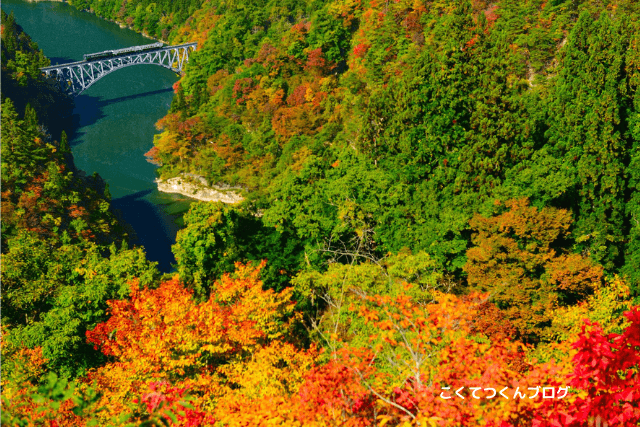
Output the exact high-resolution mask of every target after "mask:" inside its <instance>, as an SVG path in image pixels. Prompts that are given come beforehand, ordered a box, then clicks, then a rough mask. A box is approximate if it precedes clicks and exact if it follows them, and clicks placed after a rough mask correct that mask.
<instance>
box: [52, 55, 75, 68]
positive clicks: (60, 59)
mask: <svg viewBox="0 0 640 427" xmlns="http://www.w3.org/2000/svg"><path fill="white" fill-rule="evenodd" d="M49 59H50V60H51V65H52V66H53V65H62V64H66V63H68V62H75V61H76V60H75V59H72V58H66V57H64V56H51V57H49Z"/></svg>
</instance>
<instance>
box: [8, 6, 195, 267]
mask: <svg viewBox="0 0 640 427" xmlns="http://www.w3.org/2000/svg"><path fill="white" fill-rule="evenodd" d="M2 9H3V10H4V11H5V12H7V13H10V12H11V11H13V13H14V14H15V17H16V21H17V22H18V24H20V25H21V26H22V27H23V28H24V30H25V31H26V32H27V33H28V34H29V35H30V36H31V38H32V39H33V40H34V41H36V42H37V43H38V45H39V47H40V49H42V50H43V51H44V54H45V55H46V56H47V57H49V58H50V59H51V63H52V64H60V63H64V62H70V61H79V60H82V55H83V54H85V53H93V52H100V51H103V50H107V49H119V48H123V47H128V46H135V45H141V44H148V43H153V40H151V39H148V38H146V37H143V36H141V35H139V34H136V33H135V32H133V31H131V30H127V29H121V28H120V27H119V26H118V25H116V24H114V23H111V22H107V21H103V20H101V19H100V18H97V17H96V16H94V15H92V14H90V13H87V12H80V11H78V10H76V9H75V8H74V7H71V6H69V5H67V4H65V3H50V2H40V3H27V2H25V1H19V0H3V1H2ZM177 79H178V77H177V75H176V74H175V73H173V72H172V71H170V70H167V69H165V68H162V67H159V66H154V65H137V66H135V67H127V68H124V69H122V70H119V71H116V72H114V73H112V74H109V75H108V76H106V77H104V78H102V79H101V80H99V81H98V82H96V83H95V84H94V85H93V86H91V87H90V88H89V89H88V90H86V91H85V92H83V93H82V95H80V96H78V97H77V98H76V99H75V104H76V107H75V109H74V112H73V114H74V121H75V129H74V134H73V135H72V138H71V140H70V143H71V147H72V150H73V156H74V158H75V163H76V166H77V167H78V168H79V169H81V170H83V171H85V172H86V173H87V175H91V174H92V173H93V172H98V173H99V174H100V176H102V178H104V179H105V180H106V181H107V183H108V184H109V191H110V192H111V196H112V206H113V207H114V208H115V209H118V210H120V211H121V214H122V217H123V219H124V220H125V221H127V222H128V223H129V224H131V225H132V226H133V228H134V229H135V230H136V233H137V235H138V241H137V242H134V243H136V244H138V245H143V246H144V247H145V249H146V252H147V257H148V258H149V259H150V260H152V261H158V262H159V267H160V269H161V270H163V271H169V270H170V266H171V263H172V262H174V258H173V255H172V253H171V245H172V244H173V243H175V236H176V233H177V231H178V229H179V228H180V224H181V216H182V213H184V212H185V211H186V210H187V209H188V206H189V204H190V202H191V201H190V199H188V198H185V197H183V196H180V195H174V194H164V193H160V192H158V190H157V187H156V185H155V184H154V179H155V176H156V175H155V169H156V167H155V166H154V165H152V164H150V163H148V162H147V161H146V160H145V157H144V153H145V152H147V151H148V150H149V149H150V148H151V147H152V146H153V136H154V135H155V134H156V133H158V131H157V130H156V129H155V122H156V121H158V119H160V118H161V117H162V116H164V115H165V114H166V112H167V110H168V109H169V105H170V104H171V98H172V97H173V92H172V89H171V87H172V85H173V83H175V82H176V81H177Z"/></svg>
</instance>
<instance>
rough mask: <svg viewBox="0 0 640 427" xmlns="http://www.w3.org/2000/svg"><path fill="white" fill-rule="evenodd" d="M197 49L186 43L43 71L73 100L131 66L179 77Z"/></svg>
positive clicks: (47, 68)
mask: <svg viewBox="0 0 640 427" xmlns="http://www.w3.org/2000/svg"><path fill="white" fill-rule="evenodd" d="M196 48H197V43H187V44H183V45H178V46H167V47H163V48H160V49H156V50H151V51H146V52H140V53H135V54H124V55H120V56H114V57H111V58H104V59H95V60H92V61H79V62H72V63H68V64H60V65H54V66H51V67H45V68H41V69H40V70H41V71H42V72H43V73H44V75H45V76H47V77H49V78H51V79H52V80H53V81H55V82H56V83H57V84H58V85H60V87H61V88H62V90H63V91H65V92H67V93H68V94H69V95H71V96H77V95H79V94H81V93H82V92H84V91H85V90H87V89H88V88H90V87H91V86H92V85H93V84H94V83H95V82H97V81H98V80H100V79H101V78H103V77H104V76H106V75H108V74H111V73H112V72H114V71H116V70H120V69H122V68H124V67H130V66H132V65H140V64H151V65H159V66H161V67H164V68H168V69H170V70H172V71H174V72H176V73H180V72H182V70H183V68H184V66H185V65H186V63H187V62H188V61H189V54H190V53H191V52H193V51H194V50H196Z"/></svg>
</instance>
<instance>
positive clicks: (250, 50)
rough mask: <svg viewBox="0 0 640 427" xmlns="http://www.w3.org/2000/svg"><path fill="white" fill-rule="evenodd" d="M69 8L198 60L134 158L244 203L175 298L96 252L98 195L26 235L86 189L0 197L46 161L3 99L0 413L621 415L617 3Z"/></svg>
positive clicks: (603, 420)
mask: <svg viewBox="0 0 640 427" xmlns="http://www.w3.org/2000/svg"><path fill="white" fill-rule="evenodd" d="M71 3H72V4H74V5H76V6H77V7H79V8H84V9H87V10H91V11H93V12H95V13H96V14H98V15H99V16H102V17H105V18H108V19H115V20H118V21H119V22H124V23H127V24H129V25H131V26H133V28H134V29H136V30H138V31H145V32H147V33H149V34H151V35H154V36H156V37H160V38H162V39H164V40H167V41H169V42H171V43H180V42H187V41H197V42H198V43H199V46H198V51H197V52H195V53H194V54H193V56H191V57H190V62H189V64H188V66H187V68H186V73H185V74H184V75H183V76H182V78H181V79H180V81H179V82H178V83H176V85H174V91H175V97H174V100H173V103H172V105H171V109H170V111H169V112H168V113H167V115H166V116H165V117H164V118H163V119H161V120H160V121H159V122H158V128H159V129H161V130H162V133H161V134H160V135H158V136H157V137H156V140H155V141H154V145H155V147H154V149H153V150H152V151H151V152H150V153H148V155H149V156H151V157H153V159H154V160H155V161H157V162H158V163H160V164H161V165H162V166H161V168H160V169H159V173H160V174H161V176H162V177H163V178H169V177H173V176H179V175H182V174H196V175H200V176H202V177H204V178H206V179H207V181H208V182H212V183H219V184H230V185H235V186H240V187H241V188H243V195H244V196H245V200H244V201H243V202H242V203H240V204H238V205H223V204H221V203H194V204H193V205H192V208H191V210H190V211H189V213H188V214H187V215H185V228H184V229H183V230H181V231H180V232H179V234H178V238H177V243H176V245H174V247H173V252H174V254H175V257H176V265H175V275H174V276H173V277H171V278H169V277H163V278H158V275H157V272H156V270H155V268H154V266H153V265H150V264H149V263H148V262H147V261H146V260H145V259H144V254H143V253H142V252H141V251H140V250H127V249H124V248H123V249H117V247H116V246H115V245H112V246H111V255H110V256H109V257H107V258H104V257H102V256H103V255H106V254H105V253H104V249H105V248H106V246H104V245H107V244H110V243H111V242H112V241H119V238H120V237H113V236H114V234H113V233H111V230H112V228H111V227H107V224H111V223H110V222H109V221H110V220H111V217H110V216H109V213H108V210H107V206H108V197H106V198H102V196H100V195H97V194H93V193H91V194H88V193H87V194H86V195H82V196H81V199H82V200H83V203H98V205H96V206H102V208H99V209H96V208H87V210H86V212H91V214H93V215H97V212H102V213H103V214H104V216H98V217H94V218H91V217H86V216H85V217H82V218H83V220H82V222H78V221H76V222H74V221H75V220H67V219H66V218H67V217H65V216H62V214H60V215H61V216H59V217H58V216H56V215H58V214H53V213H52V214H51V215H50V217H51V218H50V219H49V217H48V216H46V215H40V216H39V217H38V218H42V219H41V220H39V222H37V224H36V225H25V224H27V222H25V221H27V219H26V218H27V216H28V215H27V214H28V213H29V212H31V211H30V210H29V209H36V208H37V206H39V205H38V204H36V208H34V207H31V205H28V200H27V199H29V198H30V197H31V198H33V197H34V196H33V195H34V194H36V192H37V191H40V193H37V194H38V195H40V194H45V195H46V194H48V193H47V192H48V191H53V188H61V189H60V190H58V191H61V192H63V194H80V193H79V192H78V191H79V190H71V188H75V187H72V186H73V185H75V184H73V182H76V181H73V179H77V177H76V178H68V181H64V185H63V184H59V185H58V186H57V187H56V186H54V185H53V184H50V183H49V182H50V181H51V179H52V178H50V177H51V176H58V175H55V174H54V173H53V172H52V171H51V170H49V169H51V168H52V167H49V166H47V168H48V169H46V170H45V169H43V170H42V171H40V172H39V173H40V175H34V176H31V175H29V176H26V177H21V176H19V178H15V177H13V175H7V178H5V169H6V170H8V171H12V170H23V169H24V168H20V167H17V168H15V169H11V166H9V167H8V168H7V167H5V166H4V162H5V160H4V156H5V154H4V153H5V152H6V150H8V149H10V150H13V148H5V141H7V142H6V144H14V145H15V146H16V147H21V148H20V149H22V150H28V153H29V154H28V155H26V157H25V156H23V157H16V160H11V161H14V162H20V161H24V160H21V159H23V158H26V159H32V158H35V156H45V155H46V156H49V157H47V158H51V159H54V158H55V159H57V160H55V161H53V160H51V161H53V162H54V163H55V162H58V163H55V164H56V165H57V164H59V163H60V162H62V161H63V160H62V159H65V158H66V157H65V156H67V154H64V153H66V152H67V150H68V149H67V148H65V147H66V146H65V144H64V142H62V143H55V142H52V143H50V144H49V145H47V143H45V142H42V141H45V140H46V135H44V134H42V133H37V132H42V131H41V130H37V129H36V130H33V131H31V133H29V132H27V131H26V129H31V128H34V126H35V127H37V126H36V123H37V120H36V119H35V113H34V112H33V109H29V108H27V109H25V111H24V113H23V112H22V111H21V110H19V109H18V110H17V111H16V109H15V108H14V107H13V106H12V105H11V104H10V101H5V100H4V94H3V112H2V116H3V130H2V132H3V220H2V221H3V231H4V229H5V227H7V230H9V232H8V233H9V234H7V235H8V236H10V237H8V238H7V241H8V244H7V245H6V246H7V248H9V249H8V252H6V251H5V245H4V242H5V240H4V239H5V238H4V237H3V267H2V268H3V270H2V274H3V284H4V283H5V280H7V279H5V277H9V278H13V277H15V279H12V280H14V281H13V282H9V285H6V284H5V285H4V286H3V297H2V298H3V308H5V307H7V306H8V307H9V311H8V313H10V314H8V315H7V316H8V317H6V318H5V314H4V313H5V311H3V331H5V337H7V336H8V339H7V338H5V339H4V340H3V341H4V342H5V344H3V346H4V347H3V360H5V362H4V363H10V364H11V367H13V368H14V369H13V371H12V372H15V373H14V374H12V375H11V376H10V377H9V378H3V402H4V407H5V408H7V409H5V410H4V411H3V421H6V422H10V423H16V424H19V423H21V424H19V425H36V424H37V423H38V422H40V423H43V424H45V425H78V426H81V425H82V426H83V425H89V424H90V423H95V424H97V425H105V426H107V425H113V426H116V425H131V426H133V425H180V426H201V425H203V426H204V425H215V426H256V425H265V426H266V425H270V426H279V425H282V426H290V425H298V426H339V425H340V426H341V425H346V426H368V425H380V426H383V425H398V426H407V425H421V426H443V427H444V426H475V425H479V426H536V427H546V426H559V425H562V426H571V427H574V426H575V427H578V426H586V425H609V426H633V425H640V409H639V406H638V405H639V404H640V378H639V373H638V369H639V367H640V338H639V337H640V308H639V307H638V304H639V303H640V239H639V238H640V154H639V153H640V151H639V149H640V115H639V113H640V94H638V90H637V89H638V86H639V85H640V46H639V43H640V5H639V4H638V3H637V2H636V1H633V0H607V1H600V0H598V1H596V0H566V1H564V0H522V1H515V0H499V1H492V2H489V1H484V0H473V1H471V0H434V1H422V0H417V1H414V0H411V1H408V0H392V1H378V0H372V1H368V2H362V1H359V0H331V1H297V2H287V1H260V0H257V1H250V2H246V1H242V2H240V1H224V2H223V1H218V0H210V1H194V2H155V3H151V2H150V1H147V0H131V1H126V2H124V1H122V2H120V1H93V0H83V1H77V0H74V1H71ZM4 20H5V18H4V16H3V40H4V38H5V37H8V35H7V34H9V33H8V32H7V30H6V28H5V26H4V25H5V24H4ZM16 31H18V33H19V30H16ZM14 33H15V31H14V32H11V34H14ZM20 37H24V36H20ZM29 46H30V48H29V49H30V50H29V49H26V48H20V49H18V50H21V51H22V52H27V51H28V52H31V53H30V54H32V55H36V54H38V53H37V47H35V46H33V45H31V44H29ZM3 49H4V47H3ZM16 49H17V48H16ZM4 55H5V53H4V50H3V73H4V67H5V65H4V64H5V61H4ZM7 55H14V57H16V58H17V57H18V56H19V55H18V54H17V53H8V54H7ZM7 68H9V67H8V65H7ZM14 74H15V73H14ZM18 74H19V73H18ZM18 74H15V75H12V79H14V80H18V81H19V78H20V77H19V76H18ZM3 76H4V75H3ZM34 78H35V77H34ZM3 88H4V83H3ZM38 117H39V116H38ZM5 121H6V123H7V125H5ZM7 129H8V130H11V129H20V131H18V130H12V131H11V132H14V133H15V135H16V136H13V135H14V134H7V135H11V136H10V137H5V132H7ZM20 138H22V139H20ZM52 139H54V140H55V138H53V137H52ZM14 141H20V142H19V143H17V142H14ZM60 141H64V138H63V137H62V136H61V137H60ZM49 146H50V147H49ZM7 147H13V146H7ZM45 148H46V149H47V150H48V151H46V150H45ZM43 150H45V151H43ZM11 152H13V151H11ZM60 153H63V154H60ZM56 156H57V157H56ZM12 158H13V157H11V158H10V159H12ZM7 161H10V160H7ZM50 163H51V162H50ZM15 164H16V165H17V164H19V163H15ZM46 164H47V163H46V162H43V161H40V162H38V165H46ZM40 167H41V168H42V167H44V166H40ZM28 170H32V169H28ZM33 170H36V171H37V169H33ZM14 175H16V176H18V175H19V174H18V173H17V172H16V173H15V174H14ZM72 176H73V177H75V175H73V174H72ZM182 176H186V175H182ZM5 179H6V182H7V183H8V184H5ZM20 179H22V181H20ZM11 180H13V181H11ZM38 180H40V181H38ZM96 182H99V181H96ZM86 183H87V180H86V179H84V180H82V185H83V187H82V188H84V189H86V191H87V192H89V191H90V190H89V188H90V186H87V185H86ZM38 185H41V187H42V188H41V189H40V190H38V189H39V188H40V187H38ZM56 185H57V184H56ZM77 185H80V184H77ZM96 185H98V184H96ZM5 186H6V187H5ZM29 186H30V187H29ZM60 186H62V187H60ZM5 188H11V189H13V188H15V190H11V191H12V193H10V194H9V195H7V196H6V197H7V200H13V201H11V202H10V203H12V204H10V205H8V206H10V209H11V210H10V211H9V212H14V211H15V212H16V214H12V215H14V216H15V218H16V219H15V220H14V219H11V218H14V216H9V218H10V219H11V220H10V221H9V222H7V225H6V226H5V191H6V190H5ZM95 188H96V187H95V186H94V189H95ZM74 191H75V192H76V193H74ZM14 193H15V194H16V195H13V194H14ZM10 196H11V197H13V199H10ZM65 197H67V198H66V199H65ZM69 197H71V196H62V197H55V198H54V197H49V198H48V199H47V198H46V197H44V198H43V197H40V199H39V200H49V199H52V200H58V201H60V202H56V203H58V204H59V205H56V204H53V205H51V206H46V207H42V208H41V209H42V210H41V211H38V212H45V211H46V212H54V211H55V212H58V211H56V209H58V210H59V211H60V212H63V211H64V209H67V212H70V213H69V214H67V215H68V217H69V218H76V216H74V215H76V214H75V213H73V212H75V211H71V210H70V209H72V206H74V208H73V209H75V210H76V211H80V212H85V211H82V210H81V205H80V204H79V203H80V202H79V201H76V199H73V200H72V199H71V198H69ZM23 199H24V201H22V200H23ZM29 200H31V199H29ZM72 202H73V203H72ZM7 203H9V201H8V202H7ZM20 203H22V205H24V206H25V207H22V205H20ZM31 203H32V204H33V202H31ZM51 203H53V202H51ZM65 203H67V204H65ZM27 205H28V206H27ZM82 206H84V205H82ZM20 209H22V210H20ZM56 218H57V219H56ZM20 221H22V222H20ZM47 221H49V222H47ZM56 221H58V222H59V224H58V222H56ZM32 222H33V221H32ZM29 224H30V223H29ZM74 224H75V225H74ZM3 234H4V233H3ZM29 239H31V240H29ZM110 239H111V240H110ZM46 245H49V246H46ZM45 247H55V248H56V249H57V250H56V251H53V252H51V251H50V252H48V253H46V252H47V251H46V250H45V249H44V248H45ZM27 248H29V249H28V250H27ZM31 248H36V249H31ZM37 248H43V249H42V256H41V257H40V258H39V257H27V256H25V254H27V253H28V252H29V251H35V253H38V252H37V251H38V249H37ZM69 248H73V249H69ZM20 251H22V252H20ZM5 253H6V255H5ZM45 253H46V255H45ZM32 259H33V260H34V261H33V263H34V264H33V265H31V260H32ZM37 260H40V261H38V262H36V261H37ZM12 262H13V264H11V263H12ZM60 266H62V267H60ZM20 269H22V270H20ZM16 272H18V273H16ZM49 278H52V279H49ZM65 280H66V281H65ZM41 282H42V283H46V285H41V284H40V283H41ZM7 289H9V290H10V292H9V293H7ZM14 289H15V292H14V291H13V290H14ZM6 295H8V296H6ZM5 298H7V302H6V303H5ZM12 298H13V299H12ZM107 300H108V301H107ZM5 310H7V309H6V308H5ZM30 316H31V317H30ZM7 360H8V362H7ZM19 366H22V368H18V367H19ZM60 378H63V379H60ZM545 389H546V391H545ZM549 389H553V396H554V397H548V395H547V394H545V393H548V392H549ZM491 390H493V391H494V393H493V396H491V393H490V391H491ZM497 393H500V394H497ZM505 393H506V394H505ZM518 393H520V394H518ZM30 422H31V423H32V424H29V423H30ZM47 423H48V424H47Z"/></svg>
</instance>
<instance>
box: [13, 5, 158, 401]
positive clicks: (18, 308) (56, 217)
mask: <svg viewBox="0 0 640 427" xmlns="http://www.w3.org/2000/svg"><path fill="white" fill-rule="evenodd" d="M44 65H48V59H46V58H45V57H44V55H43V54H42V52H41V51H40V50H39V49H38V47H37V45H36V44H35V43H34V42H32V41H31V39H30V38H29V36H28V35H27V34H25V33H24V32H23V31H22V29H21V27H20V26H19V25H17V24H16V23H15V20H14V17H13V15H9V16H7V15H6V14H5V13H4V11H3V12H2V262H1V269H2V270H1V271H2V332H3V339H2V342H3V350H2V351H3V353H2V355H3V363H4V364H5V365H4V366H5V367H7V370H6V371H5V372H12V371H13V370H14V369H16V370H19V369H18V367H19V366H20V364H21V359H20V357H21V356H20V355H22V354H24V352H25V351H30V350H28V349H33V348H39V351H40V354H41V356H42V357H44V358H45V359H47V363H46V364H45V367H46V369H47V370H51V371H53V372H57V373H58V374H60V375H63V376H67V377H75V376H77V375H79V374H81V373H84V372H85V371H86V370H87V369H88V368H90V367H91V366H95V365H96V364H98V363H100V362H101V361H102V360H103V358H102V356H101V355H100V354H99V353H98V352H96V351H94V350H93V349H92V348H91V346H90V345H88V344H87V343H86V341H85V339H84V334H85V332H86V330H87V329H89V328H92V327H93V326H95V324H96V323H98V322H100V321H103V320H106V311H105V309H106V301H107V300H108V299H111V298H117V297H121V296H124V295H127V294H128V292H129V288H128V286H127V282H128V280H131V279H133V278H134V277H135V278H140V280H142V282H143V283H150V282H151V280H152V279H153V278H154V277H155V276H157V274H158V273H157V270H156V269H155V266H154V265H152V264H150V263H149V262H148V261H147V260H146V259H145V255H144V252H143V251H142V250H141V249H139V248H138V249H133V250H130V249H126V243H125V240H126V233H125V231H124V229H123V227H122V225H120V224H119V223H118V222H117V220H116V218H115V217H114V214H113V213H112V212H111V211H110V208H109V193H108V190H107V188H106V184H105V183H104V182H103V181H102V179H101V178H100V177H99V176H97V175H94V176H91V177H84V176H83V174H81V173H80V172H79V171H77V170H76V169H75V166H74V164H73V157H72V155H71V151H70V147H69V143H68V141H67V136H66V133H65V131H64V130H60V126H64V124H65V123H64V122H62V123H61V122H60V121H59V120H60V117H61V116H66V115H68V116H70V112H71V105H72V101H71V100H70V99H68V98H67V97H66V95H64V94H62V93H60V92H57V91H56V90H55V89H53V88H51V87H50V86H49V85H48V84H47V83H46V82H45V81H44V80H43V78H42V76H41V74H40V72H39V70H38V68H37V67H39V66H44ZM5 89H7V91H6V92H5ZM31 94H38V95H37V96H36V97H34V98H31ZM10 95H11V96H14V97H15V98H14V99H16V101H15V102H14V101H13V99H11V98H9V96H10ZM56 129H58V131H57V133H55V132H56V131H55V130H56ZM67 130H68V129H67ZM11 367H13V368H11ZM9 377H11V375H9ZM5 378H6V377H3V385H4V384H5V382H4V381H5ZM13 378H14V379H16V378H19V377H13ZM22 380H24V378H23V379H22ZM19 382H20V380H18V384H19ZM3 389H4V387H3Z"/></svg>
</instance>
